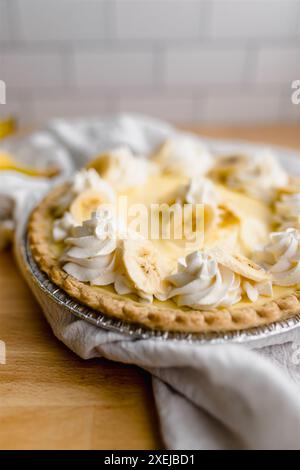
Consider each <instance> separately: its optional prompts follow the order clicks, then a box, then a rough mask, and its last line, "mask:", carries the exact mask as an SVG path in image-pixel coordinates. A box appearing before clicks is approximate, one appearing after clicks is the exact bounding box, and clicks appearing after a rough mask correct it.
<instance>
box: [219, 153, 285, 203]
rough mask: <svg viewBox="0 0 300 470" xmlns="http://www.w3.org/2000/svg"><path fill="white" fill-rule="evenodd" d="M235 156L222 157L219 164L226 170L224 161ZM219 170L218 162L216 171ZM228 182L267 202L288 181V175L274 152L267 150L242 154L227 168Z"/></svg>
mask: <svg viewBox="0 0 300 470" xmlns="http://www.w3.org/2000/svg"><path fill="white" fill-rule="evenodd" d="M230 158H231V160H233V157H221V158H220V159H219V165H220V169H221V172H222V171H224V166H225V167H226V165H224V162H225V163H226V159H227V160H230ZM217 170H218V164H217V166H216V168H215V169H214V171H217ZM226 173H227V174H226V176H225V179H226V184H227V185H228V186H229V187H231V188H232V189H236V190H238V191H243V192H245V193H246V194H248V195H249V196H251V197H254V198H257V199H262V200H264V201H266V202H268V201H270V200H272V199H273V198H274V196H275V189H276V188H279V187H281V186H285V185H286V184H287V183H288V175H287V173H286V172H285V171H284V170H283V168H282V167H281V166H280V164H279V162H278V160H277V159H276V157H275V156H274V155H273V153H272V152H270V151H268V150H265V151H263V152H260V153H256V154H254V155H253V156H250V155H240V156H238V157H236V163H235V164H232V165H230V166H228V167H227V169H226Z"/></svg>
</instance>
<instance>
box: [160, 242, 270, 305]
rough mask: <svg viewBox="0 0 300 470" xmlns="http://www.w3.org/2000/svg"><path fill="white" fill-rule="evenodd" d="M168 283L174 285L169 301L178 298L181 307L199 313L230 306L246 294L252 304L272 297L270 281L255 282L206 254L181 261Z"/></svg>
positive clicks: (169, 294) (195, 255) (193, 254)
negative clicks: (260, 297)
mask: <svg viewBox="0 0 300 470" xmlns="http://www.w3.org/2000/svg"><path fill="white" fill-rule="evenodd" d="M166 280H167V281H168V282H169V283H170V284H171V288H170V289H169V291H168V293H167V296H166V298H169V299H170V298H173V297H174V298H175V302H176V303H177V305H179V306H187V307H191V308H195V309H199V310H203V309H206V310H211V309H213V308H216V307H229V306H231V305H234V304H236V303H237V302H239V301H240V300H241V299H242V296H243V295H246V297H247V298H248V299H249V300H250V301H251V302H256V300H257V299H258V298H259V296H260V295H265V296H271V295H272V283H271V282H270V281H269V280H267V281H262V282H255V281H253V280H251V279H248V278H245V277H244V276H241V275H239V274H238V273H236V272H234V270H233V269H231V268H229V267H228V266H225V265H223V264H222V263H220V262H218V261H217V260H216V259H214V258H213V257H212V256H211V255H210V254H208V253H205V252H203V251H202V252H201V251H195V252H193V253H191V254H189V255H188V256H187V257H186V258H185V259H184V260H182V259H181V260H179V262H178V271H177V273H176V274H173V275H171V276H169V277H167V279H166Z"/></svg>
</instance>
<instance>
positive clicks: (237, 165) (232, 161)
mask: <svg viewBox="0 0 300 470" xmlns="http://www.w3.org/2000/svg"><path fill="white" fill-rule="evenodd" d="M248 162H249V158H248V157H247V156H246V155H242V154H235V155H221V156H219V157H217V158H216V160H215V165H214V167H213V168H212V170H211V171H210V173H209V176H210V177H211V178H213V179H214V180H216V181H220V182H224V181H226V179H227V177H228V176H229V175H231V174H232V173H234V172H235V171H236V170H237V169H242V168H243V167H245V166H246V165H247V163H248Z"/></svg>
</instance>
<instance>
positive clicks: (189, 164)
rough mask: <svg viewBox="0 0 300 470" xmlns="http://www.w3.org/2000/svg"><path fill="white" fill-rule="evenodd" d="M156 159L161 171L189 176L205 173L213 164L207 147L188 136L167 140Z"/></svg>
mask: <svg viewBox="0 0 300 470" xmlns="http://www.w3.org/2000/svg"><path fill="white" fill-rule="evenodd" d="M157 159H158V160H159V163H160V165H161V167H162V170H163V172H165V173H169V174H174V175H180V176H181V175H183V176H187V177H189V178H192V177H199V176H203V175H205V174H206V173H207V172H208V171H209V169H210V168H211V167H212V164H213V159H212V156H211V154H210V153H209V151H208V149H207V148H206V147H205V146H204V145H203V144H202V143H201V142H200V141H199V140H197V139H194V138H192V137H189V136H179V137H174V138H173V139H171V140H168V141H167V142H166V143H165V144H164V145H163V146H162V147H161V149H160V151H159V153H158V155H157Z"/></svg>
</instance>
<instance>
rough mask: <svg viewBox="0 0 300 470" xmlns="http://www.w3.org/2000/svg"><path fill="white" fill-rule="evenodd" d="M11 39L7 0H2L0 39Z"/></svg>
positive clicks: (0, 6)
mask: <svg viewBox="0 0 300 470" xmlns="http://www.w3.org/2000/svg"><path fill="white" fill-rule="evenodd" d="M8 39H9V16H8V3H7V0H0V41H6V40H8Z"/></svg>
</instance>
